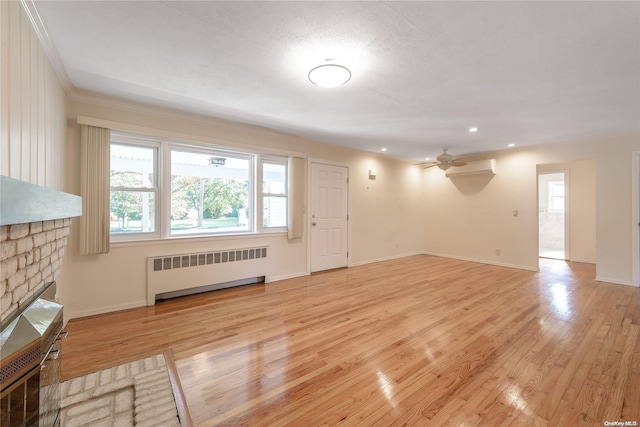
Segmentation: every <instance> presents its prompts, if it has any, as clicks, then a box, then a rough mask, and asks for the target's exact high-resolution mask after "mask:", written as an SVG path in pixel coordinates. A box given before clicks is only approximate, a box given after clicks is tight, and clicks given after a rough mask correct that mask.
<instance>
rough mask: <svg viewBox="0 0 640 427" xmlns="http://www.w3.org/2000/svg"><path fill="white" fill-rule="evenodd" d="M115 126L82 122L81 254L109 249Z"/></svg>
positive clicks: (103, 252) (91, 253)
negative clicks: (112, 148) (90, 124)
mask: <svg viewBox="0 0 640 427" xmlns="http://www.w3.org/2000/svg"><path fill="white" fill-rule="evenodd" d="M110 149H111V130H110V129H105V128H99V127H95V126H87V125H82V126H81V137H80V159H81V160H80V162H81V164H80V195H81V196H82V217H81V218H80V254H81V255H96V254H106V253H108V252H109V213H110V208H109V194H110V183H109V179H110V169H111V165H110V163H111V156H110Z"/></svg>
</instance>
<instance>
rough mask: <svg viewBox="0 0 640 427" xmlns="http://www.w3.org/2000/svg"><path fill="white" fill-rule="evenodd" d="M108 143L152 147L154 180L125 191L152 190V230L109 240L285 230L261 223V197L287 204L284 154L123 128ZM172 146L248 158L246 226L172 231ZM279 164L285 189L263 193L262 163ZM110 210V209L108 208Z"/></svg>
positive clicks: (286, 159) (211, 235) (114, 131)
mask: <svg viewBox="0 0 640 427" xmlns="http://www.w3.org/2000/svg"><path fill="white" fill-rule="evenodd" d="M111 144H114V145H128V146H133V147H136V146H138V147H141V148H153V149H154V163H153V165H154V180H155V183H154V184H155V187H153V188H146V187H145V188H131V189H126V190H127V191H129V190H130V191H152V192H153V194H154V199H155V212H154V214H155V221H154V226H155V231H154V232H144V233H138V232H136V233H133V232H132V233H111V234H110V236H111V241H112V242H113V243H127V242H132V243H133V242H136V241H153V240H156V241H157V240H173V239H190V238H216V237H220V238H226V237H233V236H242V235H247V236H250V235H258V234H280V233H286V232H287V226H282V227H264V226H263V222H264V219H263V200H264V197H267V196H271V197H284V198H285V199H286V205H287V213H286V214H287V216H288V215H289V212H288V205H289V203H290V197H289V194H288V191H289V182H288V180H289V176H288V167H289V165H288V158H287V157H286V156H283V155H276V154H270V153H261V152H256V151H251V150H243V149H241V148H235V147H226V146H221V145H213V144H207V143H200V142H190V141H183V140H175V139H170V138H164V137H162V138H160V137H155V136H149V135H142V134H137V133H132V132H126V131H117V130H113V131H112V133H111ZM171 150H178V151H192V152H195V153H205V154H208V155H214V156H220V157H224V156H228V157H235V158H239V159H248V160H249V194H248V203H249V205H250V206H249V207H248V210H249V213H248V218H247V221H248V229H247V230H238V231H229V230H225V231H221V232H215V231H211V232H203V233H189V234H171ZM264 163H270V164H278V165H283V166H284V167H285V187H284V189H285V193H284V194H282V193H266V192H263V175H262V171H263V164H264ZM111 189H113V190H120V189H121V187H110V190H111ZM109 213H110V212H109Z"/></svg>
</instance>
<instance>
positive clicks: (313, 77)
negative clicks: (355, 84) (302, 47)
mask: <svg viewBox="0 0 640 427" xmlns="http://www.w3.org/2000/svg"><path fill="white" fill-rule="evenodd" d="M349 80H351V71H349V70H348V69H347V68H346V67H343V66H342V65H337V64H324V65H319V66H317V67H316V68H314V69H312V70H311V71H309V81H311V83H313V84H314V85H317V86H320V87H324V88H333V87H338V86H342V85H343V84H345V83H346V82H348V81H349Z"/></svg>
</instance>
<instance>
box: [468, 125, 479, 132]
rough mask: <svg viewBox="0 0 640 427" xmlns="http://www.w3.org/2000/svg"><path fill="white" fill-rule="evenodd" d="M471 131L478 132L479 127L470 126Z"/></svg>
mask: <svg viewBox="0 0 640 427" xmlns="http://www.w3.org/2000/svg"><path fill="white" fill-rule="evenodd" d="M469 132H478V128H477V127H475V126H474V127H470V128H469Z"/></svg>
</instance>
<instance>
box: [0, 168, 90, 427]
mask: <svg viewBox="0 0 640 427" xmlns="http://www.w3.org/2000/svg"><path fill="white" fill-rule="evenodd" d="M81 213H82V200H81V198H80V197H78V196H75V195H72V194H67V193H62V192H59V191H55V190H50V189H47V188H44V187H40V186H37V185H33V184H30V183H27V182H23V181H19V180H15V179H12V178H9V177H6V176H0V425H2V426H24V425H29V426H31V425H39V426H41V427H50V426H54V425H56V423H57V421H58V413H59V402H60V388H59V367H60V351H61V348H60V339H61V337H62V336H63V335H62V334H61V330H62V326H63V306H62V304H60V303H59V301H58V300H57V289H58V288H57V284H56V283H55V280H56V279H57V277H58V275H59V273H60V269H61V265H62V257H63V255H64V250H65V246H66V244H67V239H68V236H69V228H70V225H71V218H73V217H76V216H80V215H81Z"/></svg>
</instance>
